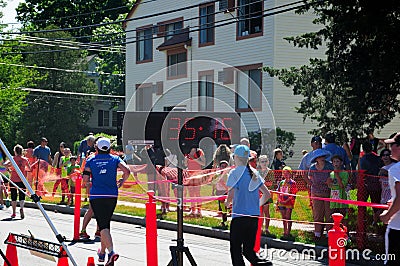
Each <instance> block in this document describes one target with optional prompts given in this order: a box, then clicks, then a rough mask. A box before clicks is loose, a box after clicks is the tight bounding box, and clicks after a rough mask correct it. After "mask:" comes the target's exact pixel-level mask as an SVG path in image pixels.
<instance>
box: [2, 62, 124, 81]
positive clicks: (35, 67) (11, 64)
mask: <svg viewBox="0 0 400 266" xmlns="http://www.w3.org/2000/svg"><path fill="white" fill-rule="evenodd" d="M0 65H7V66H16V67H26V68H34V69H44V70H54V71H64V72H68V73H83V74H92V75H110V76H121V77H124V76H125V74H113V73H107V72H94V71H84V70H77V69H62V68H56V67H41V66H27V65H21V64H13V63H4V62H0Z"/></svg>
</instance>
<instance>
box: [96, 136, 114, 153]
mask: <svg viewBox="0 0 400 266" xmlns="http://www.w3.org/2000/svg"><path fill="white" fill-rule="evenodd" d="M110 146H111V143H110V140H109V139H108V138H99V139H98V140H97V148H98V149H99V150H101V151H108V150H109V149H110Z"/></svg>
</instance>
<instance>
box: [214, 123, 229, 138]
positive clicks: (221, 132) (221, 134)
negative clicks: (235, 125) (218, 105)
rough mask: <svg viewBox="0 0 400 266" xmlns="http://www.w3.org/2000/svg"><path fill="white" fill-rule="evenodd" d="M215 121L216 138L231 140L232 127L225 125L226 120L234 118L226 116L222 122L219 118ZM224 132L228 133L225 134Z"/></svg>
mask: <svg viewBox="0 0 400 266" xmlns="http://www.w3.org/2000/svg"><path fill="white" fill-rule="evenodd" d="M214 121H215V126H214V139H221V140H230V139H231V138H230V136H231V135H232V128H231V127H227V126H226V125H225V121H232V118H230V117H228V118H227V117H224V118H222V119H221V123H220V122H219V121H218V120H217V119H215V120H214ZM220 124H221V126H219V125H220ZM227 131H228V132H227ZM218 133H219V134H218ZM224 133H227V134H224Z"/></svg>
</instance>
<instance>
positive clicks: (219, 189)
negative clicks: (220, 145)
mask: <svg viewBox="0 0 400 266" xmlns="http://www.w3.org/2000/svg"><path fill="white" fill-rule="evenodd" d="M228 166H229V162H228V161H226V160H222V161H220V162H219V169H218V170H219V173H217V174H216V175H215V177H216V178H217V183H216V186H215V189H216V192H215V194H216V195H217V196H222V195H227V194H228V187H227V186H226V181H227V179H228V171H226V169H227V167H228ZM224 169H225V170H224ZM224 201H225V200H224V199H223V200H218V211H220V212H221V213H222V222H221V229H224V230H225V229H227V228H228V226H227V224H226V222H227V220H228V212H227V208H226V207H225V205H224Z"/></svg>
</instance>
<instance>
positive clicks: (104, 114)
mask: <svg viewBox="0 0 400 266" xmlns="http://www.w3.org/2000/svg"><path fill="white" fill-rule="evenodd" d="M97 114H98V115H97V124H98V126H99V127H109V126H110V112H109V111H105V110H98V112H97Z"/></svg>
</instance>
